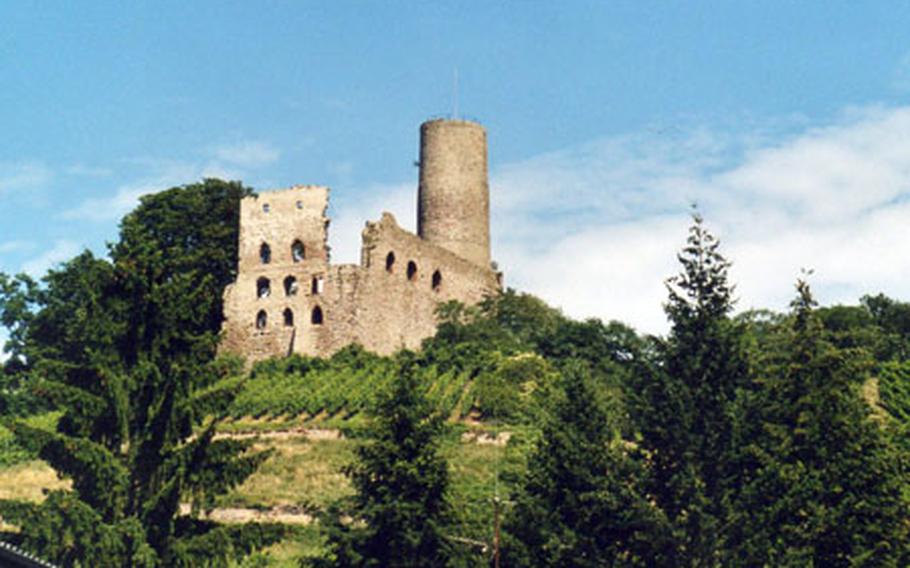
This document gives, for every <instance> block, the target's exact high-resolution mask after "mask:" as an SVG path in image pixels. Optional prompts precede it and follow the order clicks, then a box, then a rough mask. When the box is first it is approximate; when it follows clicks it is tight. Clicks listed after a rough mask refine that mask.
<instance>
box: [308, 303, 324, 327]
mask: <svg viewBox="0 0 910 568" xmlns="http://www.w3.org/2000/svg"><path fill="white" fill-rule="evenodd" d="M310 323H312V324H313V325H322V308H320V307H319V306H316V307H315V308H313V313H312V315H311V316H310Z"/></svg>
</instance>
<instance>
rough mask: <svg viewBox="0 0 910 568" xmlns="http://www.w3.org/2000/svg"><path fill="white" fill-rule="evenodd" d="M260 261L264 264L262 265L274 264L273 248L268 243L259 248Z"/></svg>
mask: <svg viewBox="0 0 910 568" xmlns="http://www.w3.org/2000/svg"><path fill="white" fill-rule="evenodd" d="M259 261H260V262H262V264H268V263H270V262H272V247H270V246H269V245H268V244H267V243H262V246H260V247H259Z"/></svg>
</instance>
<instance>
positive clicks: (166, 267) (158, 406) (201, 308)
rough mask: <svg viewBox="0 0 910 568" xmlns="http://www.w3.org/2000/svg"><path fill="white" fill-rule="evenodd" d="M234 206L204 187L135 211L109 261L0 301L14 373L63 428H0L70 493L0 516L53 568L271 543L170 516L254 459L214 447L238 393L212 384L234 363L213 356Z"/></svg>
mask: <svg viewBox="0 0 910 568" xmlns="http://www.w3.org/2000/svg"><path fill="white" fill-rule="evenodd" d="M247 193H248V190H246V189H244V188H243V187H242V186H241V185H240V184H237V183H225V182H220V181H217V180H206V181H205V182H203V183H201V184H195V185H191V186H186V187H183V188H175V189H172V190H169V191H167V192H163V193H161V194H157V195H154V196H150V197H146V198H144V199H143V201H142V204H141V205H140V206H139V208H137V210H136V211H134V212H133V213H131V214H130V215H128V216H127V217H126V218H125V219H124V221H123V223H122V225H121V232H122V239H121V241H120V243H118V244H117V245H115V246H114V247H113V248H112V257H113V259H114V261H113V262H109V261H107V260H103V259H98V258H95V257H94V256H93V255H92V254H91V253H89V252H85V253H83V254H81V255H79V256H78V257H76V258H75V259H73V260H71V261H70V262H68V263H67V264H65V265H64V266H63V267H62V268H60V269H58V270H53V271H51V272H50V273H49V274H48V276H47V277H45V278H44V286H43V287H42V288H40V289H39V288H36V287H35V286H29V285H27V282H26V285H23V286H19V287H10V286H7V287H6V288H7V290H6V292H7V293H5V294H4V295H3V297H2V298H0V311H2V312H3V314H4V316H5V317H7V316H8V317H14V318H17V325H16V326H14V329H15V330H16V335H15V337H14V345H13V347H14V356H15V357H16V359H17V361H19V362H20V365H21V366H22V369H21V374H22V375H23V376H25V377H26V379H25V382H26V383H27V384H28V385H29V386H30V388H31V389H32V391H34V392H36V393H38V394H40V395H42V396H43V397H44V398H46V399H47V400H49V401H51V403H53V404H54V405H56V406H58V407H59V408H60V409H61V410H62V411H63V415H62V417H61V419H60V421H59V424H58V428H57V431H56V432H46V431H43V430H40V429H35V428H30V427H28V426H27V425H25V424H24V423H21V422H15V421H7V422H6V423H5V425H6V426H7V427H8V428H10V429H11V430H12V431H13V432H14V434H15V435H16V436H17V439H18V440H19V442H20V443H22V444H23V445H25V446H27V447H29V448H30V449H32V450H34V451H36V452H38V453H39V455H40V456H41V457H42V458H43V459H44V460H45V461H47V462H48V463H49V464H50V465H51V467H53V468H54V469H56V470H57V471H58V472H59V473H60V474H61V475H62V476H64V477H66V478H68V479H70V480H71V481H72V490H57V491H53V492H51V493H50V494H49V495H48V498H47V499H46V500H45V501H44V502H42V503H41V504H39V505H35V504H26V503H16V502H4V503H0V512H2V514H3V516H4V518H5V519H7V520H9V521H12V522H15V523H16V524H18V525H20V527H21V529H22V538H23V539H24V544H25V545H26V546H27V547H28V548H29V549H31V550H34V551H36V552H39V553H40V554H42V555H43V556H46V557H49V558H52V559H54V560H55V561H57V562H59V563H61V564H63V565H65V566H159V565H161V566H189V565H198V564H201V563H208V564H209V565H223V564H225V563H226V562H227V559H228V558H229V557H232V556H242V555H243V554H245V553H248V552H249V551H250V550H251V549H253V548H255V547H257V546H261V545H262V544H263V543H266V542H268V541H269V540H273V539H275V538H277V536H278V535H279V533H280V531H277V530H276V529H275V528H274V527H263V526H254V525H250V526H247V527H222V526H218V525H216V524H214V523H209V522H204V521H200V520H198V519H196V518H195V516H194V515H190V516H185V515H180V512H179V509H180V504H181V502H182V501H184V502H185V501H189V502H191V503H192V505H193V510H194V512H195V511H198V510H199V509H204V508H209V507H211V506H212V505H213V503H214V498H215V497H216V496H217V495H218V494H220V493H224V492H225V491H227V490H229V489H230V488H231V487H233V486H235V485H236V484H238V483H240V482H241V481H242V480H243V479H245V478H246V477H247V476H249V475H250V474H251V473H252V472H253V471H254V470H255V469H256V467H257V466H258V465H259V463H261V462H262V460H263V459H265V457H266V455H265V454H264V453H261V452H260V453H250V452H248V449H249V447H250V442H249V441H235V440H215V439H214V434H215V427H216V425H217V422H218V418H219V417H221V416H222V415H223V413H224V412H225V410H226V408H227V405H228V404H229V403H230V401H231V400H232V399H233V397H234V396H236V394H237V392H238V388H239V384H238V382H237V381H236V380H235V381H233V382H230V381H228V382H224V381H223V379H225V378H226V377H228V376H230V375H234V374H236V373H237V371H239V366H238V364H237V363H236V362H233V363H232V362H222V361H215V360H213V357H214V349H215V346H216V343H217V331H218V326H217V323H216V320H217V319H218V318H219V317H220V304H221V299H220V298H221V289H220V287H223V282H224V281H225V280H226V279H227V278H228V277H229V275H230V274H231V271H232V270H233V267H232V266H230V265H228V262H229V261H228V256H230V257H231V260H230V264H233V262H234V261H233V258H234V255H235V254H236V240H237V227H238V216H239V215H238V212H239V200H240V198H241V197H242V196H244V195H246V194H247ZM206 207H207V209H206ZM225 250H226V251H227V253H224V251H225ZM231 251H234V253H233V254H232V253H231ZM222 254H226V255H228V256H223V257H221V256H219V255H222ZM212 258H221V261H220V263H216V264H218V266H214V265H212V264H210V261H211V259H212ZM20 280H21V279H20ZM23 306H25V307H24V308H23Z"/></svg>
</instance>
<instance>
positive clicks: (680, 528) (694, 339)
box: [632, 213, 748, 566]
mask: <svg viewBox="0 0 910 568" xmlns="http://www.w3.org/2000/svg"><path fill="white" fill-rule="evenodd" d="M693 220H694V222H693V224H692V226H691V228H690V229H689V236H688V239H687V242H686V246H685V247H684V248H683V249H682V251H681V252H680V253H679V255H678V259H679V262H680V264H681V265H682V271H681V272H680V274H679V275H677V276H675V277H673V278H671V279H670V280H669V281H668V282H667V288H668V290H669V300H668V302H667V304H666V305H665V310H666V312H667V315H668V317H669V319H670V323H671V326H672V327H671V330H670V334H669V337H668V338H667V340H666V341H664V342H661V343H660V344H659V357H658V358H659V360H660V364H658V365H654V366H651V367H648V368H644V367H643V368H642V369H641V372H640V373H639V377H638V381H637V384H636V385H635V390H636V393H635V395H634V396H633V397H632V398H633V400H634V401H635V402H636V404H635V405H634V407H635V410H636V412H635V416H636V422H637V425H638V427H639V429H640V431H641V434H642V446H643V448H644V449H645V450H646V451H647V452H648V454H649V455H650V456H651V469H652V473H653V475H652V476H651V477H650V480H651V484H650V487H649V492H650V493H651V494H652V495H653V496H654V499H655V501H656V502H657V504H658V505H659V506H660V507H661V508H662V509H663V510H664V511H665V513H666V514H667V516H668V518H669V520H670V522H671V523H672V525H673V527H674V534H675V539H676V553H677V556H676V558H674V559H673V562H672V563H673V564H674V565H677V566H712V565H715V564H717V562H718V559H719V554H720V551H719V546H720V544H721V532H722V530H723V526H724V523H725V519H726V517H727V511H726V510H725V507H724V503H723V499H722V497H723V495H724V493H725V491H724V489H725V488H724V483H725V479H726V478H727V476H728V473H729V472H728V469H727V468H728V461H729V454H730V451H731V438H730V432H731V428H732V417H731V411H732V407H733V403H734V401H735V399H736V397H737V392H738V391H739V389H741V388H742V387H743V386H745V385H747V384H748V364H747V359H746V357H745V350H744V346H743V343H742V333H741V331H740V329H739V327H738V326H737V325H736V324H735V323H734V322H733V321H731V319H730V317H729V315H730V312H731V311H732V309H733V303H734V287H733V286H732V285H731V284H730V283H729V282H728V270H729V267H730V262H729V261H727V260H726V259H725V258H724V257H723V256H722V255H721V253H720V251H719V247H720V243H719V241H718V240H717V238H716V237H714V235H712V234H711V233H710V232H709V231H708V230H707V229H706V228H705V227H704V223H703V220H702V218H701V216H700V215H698V214H697V213H696V214H694V215H693Z"/></svg>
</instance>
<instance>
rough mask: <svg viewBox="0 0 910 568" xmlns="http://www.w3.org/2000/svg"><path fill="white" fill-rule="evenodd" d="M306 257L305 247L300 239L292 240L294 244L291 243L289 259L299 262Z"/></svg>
mask: <svg viewBox="0 0 910 568" xmlns="http://www.w3.org/2000/svg"><path fill="white" fill-rule="evenodd" d="M304 258H306V249H305V248H304V247H303V243H302V242H300V239H297V240H296V241H294V244H292V245H291V260H293V261H294V262H300V261H301V260H303V259H304Z"/></svg>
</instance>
